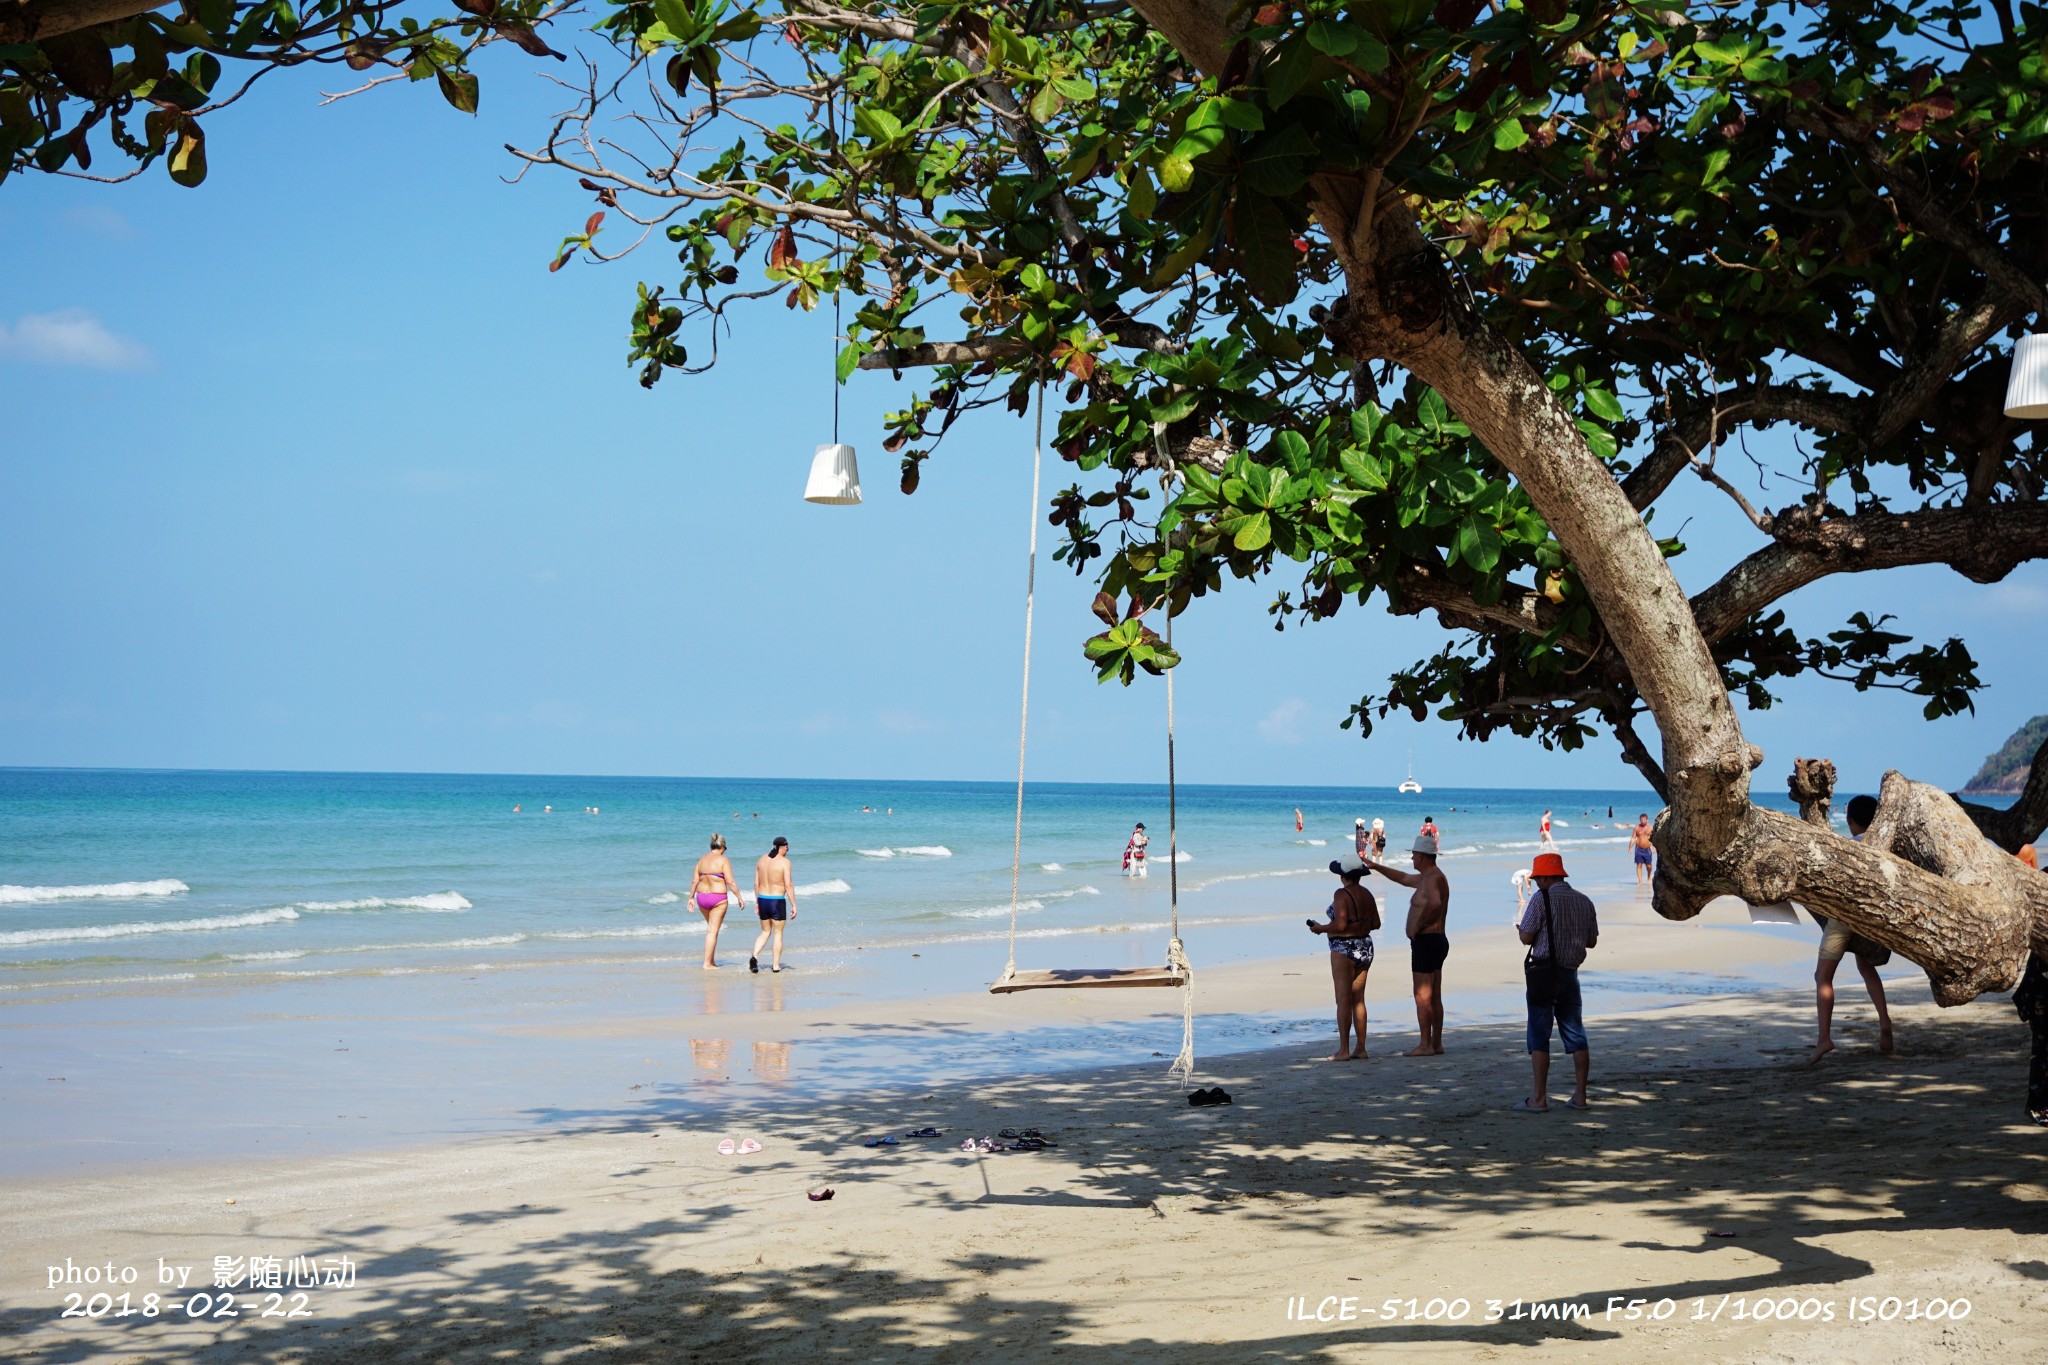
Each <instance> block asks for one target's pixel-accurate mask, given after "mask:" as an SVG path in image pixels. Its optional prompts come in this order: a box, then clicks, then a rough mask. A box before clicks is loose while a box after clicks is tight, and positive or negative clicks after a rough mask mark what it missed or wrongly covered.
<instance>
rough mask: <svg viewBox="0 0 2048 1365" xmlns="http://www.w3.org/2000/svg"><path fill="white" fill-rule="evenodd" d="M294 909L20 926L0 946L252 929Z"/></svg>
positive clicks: (293, 913) (291, 914) (292, 915)
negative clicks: (75, 925)
mask: <svg viewBox="0 0 2048 1365" xmlns="http://www.w3.org/2000/svg"><path fill="white" fill-rule="evenodd" d="M298 917H299V912H298V911H296V910H292V909H286V908H279V909H276V910H257V911H254V912H252V913H250V914H246V915H212V916H209V917H207V918H205V919H170V920H146V921H140V922H137V923H133V924H88V925H84V926H82V927H80V928H76V929H20V930H16V931H15V932H13V933H7V934H0V947H12V946H14V945H16V944H21V943H63V942H65V941H67V940H72V939H95V938H133V937H135V936H137V935H139V934H189V933H193V932H196V931H199V930H205V929H253V928H255V927H256V926H258V925H262V924H279V923H282V922H283V921H285V920H291V919H297V918H298Z"/></svg>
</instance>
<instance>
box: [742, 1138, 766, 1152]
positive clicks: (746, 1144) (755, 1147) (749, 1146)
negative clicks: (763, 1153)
mask: <svg viewBox="0 0 2048 1365" xmlns="http://www.w3.org/2000/svg"><path fill="white" fill-rule="evenodd" d="M760 1150H761V1144H760V1143H758V1142H756V1141H754V1140H753V1139H752V1138H744V1139H742V1140H741V1141H740V1155H741V1156H752V1155H753V1154H754V1153H756V1152H758V1151H760Z"/></svg>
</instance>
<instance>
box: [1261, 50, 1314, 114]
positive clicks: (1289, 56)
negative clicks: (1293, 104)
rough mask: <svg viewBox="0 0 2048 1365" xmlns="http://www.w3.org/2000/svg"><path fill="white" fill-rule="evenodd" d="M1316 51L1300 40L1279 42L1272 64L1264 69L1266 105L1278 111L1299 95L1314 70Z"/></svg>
mask: <svg viewBox="0 0 2048 1365" xmlns="http://www.w3.org/2000/svg"><path fill="white" fill-rule="evenodd" d="M1315 64H1316V50H1315V49H1314V48H1312V47H1310V46H1309V45H1308V44H1307V43H1306V42H1304V41H1302V40H1301V39H1300V38H1298V37H1295V38H1288V39H1286V40H1284V41H1282V42H1281V44H1280V51H1279V54H1278V55H1277V56H1275V57H1274V59H1273V64H1272V65H1271V66H1269V67H1267V68H1266V103H1267V104H1269V105H1271V106H1272V107H1273V108H1275V109H1278V108H1281V107H1282V106H1284V105H1285V104H1286V103H1287V102H1288V101H1289V100H1291V99H1293V98H1294V97H1295V96H1296V95H1298V94H1300V93H1301V87H1302V86H1304V85H1306V84H1308V78H1309V75H1310V73H1311V72H1313V71H1314V70H1315Z"/></svg>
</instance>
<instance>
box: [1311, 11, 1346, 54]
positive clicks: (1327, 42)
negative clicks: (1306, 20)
mask: <svg viewBox="0 0 2048 1365" xmlns="http://www.w3.org/2000/svg"><path fill="white" fill-rule="evenodd" d="M1308 40H1309V43H1310V45H1311V46H1313V47H1314V48H1315V49H1316V51H1318V52H1327V53H1329V54H1330V55H1331V56H1332V57H1349V56H1350V55H1351V53H1352V50H1353V49H1354V48H1356V47H1357V46H1358V30H1357V29H1355V28H1353V27H1352V26H1351V25H1349V24H1347V23H1344V22H1342V21H1341V20H1337V19H1318V20H1316V21H1315V22H1314V23H1312V24H1310V25H1309V26H1308Z"/></svg>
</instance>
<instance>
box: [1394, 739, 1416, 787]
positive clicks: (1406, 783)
mask: <svg viewBox="0 0 2048 1365" xmlns="http://www.w3.org/2000/svg"><path fill="white" fill-rule="evenodd" d="M1394 790H1395V791H1397V792H1399V793H1401V795H1403V796H1420V795H1422V784H1421V783H1420V782H1417V781H1416V780H1415V751H1414V750H1413V749H1410V750H1409V751H1408V776H1407V777H1405V778H1403V779H1402V781H1401V785H1400V786H1398V787H1396V788H1394Z"/></svg>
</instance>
